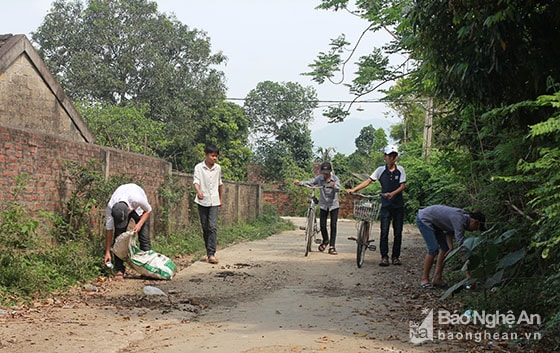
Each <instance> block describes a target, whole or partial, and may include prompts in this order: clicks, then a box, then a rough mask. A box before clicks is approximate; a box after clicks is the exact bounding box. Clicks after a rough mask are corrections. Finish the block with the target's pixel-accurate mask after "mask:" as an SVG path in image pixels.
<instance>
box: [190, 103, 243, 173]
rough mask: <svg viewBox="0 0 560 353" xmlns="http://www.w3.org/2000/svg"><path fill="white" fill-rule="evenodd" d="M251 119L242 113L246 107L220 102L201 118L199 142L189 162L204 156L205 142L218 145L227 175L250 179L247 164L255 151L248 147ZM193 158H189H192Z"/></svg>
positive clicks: (196, 160) (197, 160)
mask: <svg viewBox="0 0 560 353" xmlns="http://www.w3.org/2000/svg"><path fill="white" fill-rule="evenodd" d="M248 127H249V121H248V120H247V118H246V117H245V115H244V113H243V108H242V107H240V106H239V105H237V104H235V103H231V102H225V101H224V102H220V103H219V104H217V105H216V106H215V107H212V108H210V110H208V113H207V114H206V116H205V118H204V119H203V120H202V121H201V125H200V129H199V131H198V136H197V137H196V141H199V142H198V144H197V147H196V148H195V151H196V152H198V153H193V154H192V155H190V156H185V158H188V160H187V161H186V162H185V164H187V165H192V167H193V168H194V164H196V163H198V162H200V161H201V160H203V159H204V145H205V144H208V143H212V144H215V145H216V146H218V147H219V148H220V159H219V163H220V164H221V166H222V170H223V171H224V178H225V179H228V180H235V181H244V180H247V164H248V163H249V161H250V159H251V156H252V152H251V149H250V148H249V129H248ZM189 157H190V158H189Z"/></svg>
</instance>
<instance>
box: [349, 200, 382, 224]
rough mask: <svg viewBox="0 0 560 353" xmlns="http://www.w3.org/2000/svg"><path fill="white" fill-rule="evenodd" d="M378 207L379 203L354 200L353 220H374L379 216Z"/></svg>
mask: <svg viewBox="0 0 560 353" xmlns="http://www.w3.org/2000/svg"><path fill="white" fill-rule="evenodd" d="M379 206H381V204H380V203H379V202H375V201H374V202H371V201H364V200H356V201H354V218H357V219H366V220H370V221H373V220H376V219H377V216H379Z"/></svg>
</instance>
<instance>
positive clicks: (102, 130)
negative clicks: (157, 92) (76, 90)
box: [77, 103, 169, 156]
mask: <svg viewBox="0 0 560 353" xmlns="http://www.w3.org/2000/svg"><path fill="white" fill-rule="evenodd" d="M77 109H78V111H79V112H80V114H81V115H82V116H83V117H84V118H85V120H86V121H87V123H88V126H89V128H90V129H91V131H92V132H93V134H94V135H95V142H96V143H97V144H100V145H103V146H109V147H113V148H118V149H120V150H123V151H128V152H135V153H142V154H145V155H147V156H157V151H158V150H159V149H161V148H162V147H165V146H166V145H167V144H168V143H169V142H168V140H167V139H166V136H165V124H164V123H162V122H159V121H154V120H152V119H150V118H148V117H147V116H146V115H147V113H148V111H147V107H146V106H142V107H139V108H136V107H132V106H129V107H119V106H114V105H103V104H87V103H83V104H77Z"/></svg>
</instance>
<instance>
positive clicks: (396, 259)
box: [392, 257, 402, 266]
mask: <svg viewBox="0 0 560 353" xmlns="http://www.w3.org/2000/svg"><path fill="white" fill-rule="evenodd" d="M392 262H393V265H396V266H400V265H402V263H401V260H399V258H398V257H393V260H392Z"/></svg>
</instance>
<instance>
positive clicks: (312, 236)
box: [300, 184, 322, 256]
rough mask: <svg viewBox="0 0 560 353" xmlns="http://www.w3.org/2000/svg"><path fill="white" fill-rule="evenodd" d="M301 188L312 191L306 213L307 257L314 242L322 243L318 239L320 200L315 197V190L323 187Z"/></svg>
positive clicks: (309, 186) (308, 186)
mask: <svg viewBox="0 0 560 353" xmlns="http://www.w3.org/2000/svg"><path fill="white" fill-rule="evenodd" d="M300 186H305V187H307V188H310V189H311V195H310V196H309V198H308V199H307V203H308V204H309V207H308V208H307V211H305V218H306V222H305V256H307V255H308V254H309V252H310V251H311V245H312V244H313V242H315V243H318V242H319V243H320V241H319V240H318V239H316V238H317V234H318V233H319V231H320V230H319V227H318V226H317V207H316V206H317V204H318V203H319V200H318V199H317V196H315V189H320V188H322V186H311V185H305V184H300Z"/></svg>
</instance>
